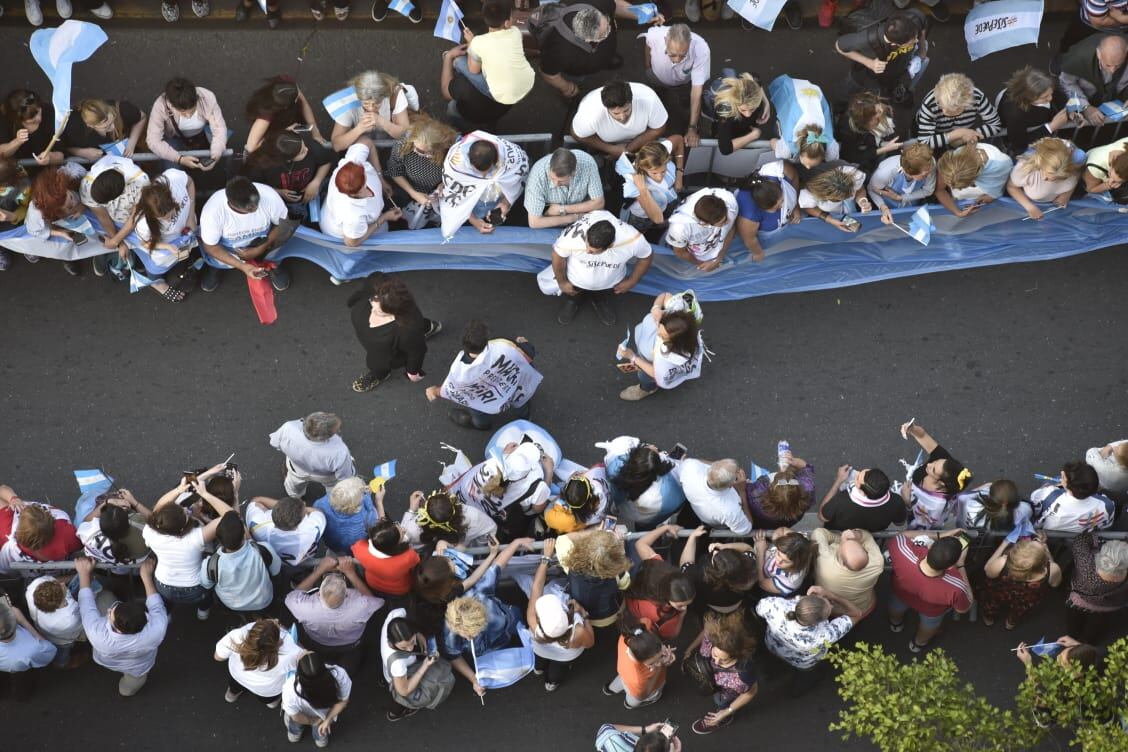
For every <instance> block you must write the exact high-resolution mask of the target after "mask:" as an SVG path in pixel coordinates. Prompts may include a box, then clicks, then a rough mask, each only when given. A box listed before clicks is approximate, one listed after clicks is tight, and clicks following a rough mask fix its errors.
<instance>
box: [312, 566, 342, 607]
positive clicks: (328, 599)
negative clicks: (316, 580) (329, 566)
mask: <svg viewBox="0 0 1128 752" xmlns="http://www.w3.org/2000/svg"><path fill="white" fill-rule="evenodd" d="M348 589H349V586H348V585H347V584H346V583H345V576H344V575H343V574H341V573H340V572H330V573H329V574H327V575H325V577H324V578H323V579H322V580H321V588H320V590H319V591H318V592H319V594H320V595H321V602H322V603H324V604H325V605H326V606H328V607H329V608H340V607H341V604H342V603H344V602H345V595H346V593H347V592H348Z"/></svg>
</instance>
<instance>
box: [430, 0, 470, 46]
mask: <svg viewBox="0 0 1128 752" xmlns="http://www.w3.org/2000/svg"><path fill="white" fill-rule="evenodd" d="M463 15H464V14H463V13H462V8H459V7H458V3H457V2H455V0H443V5H442V7H441V8H439V17H438V18H437V19H435V34H434V35H435V36H437V37H438V38H439V39H445V40H447V41H448V42H453V43H454V44H459V43H461V42H462V29H460V28H458V27H459V24H460V23H461V22H462V16H463Z"/></svg>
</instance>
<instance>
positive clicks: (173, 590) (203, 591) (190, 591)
mask: <svg viewBox="0 0 1128 752" xmlns="http://www.w3.org/2000/svg"><path fill="white" fill-rule="evenodd" d="M157 592H158V593H160V594H161V597H162V598H164V599H165V601H166V602H168V603H169V604H170V605H175V604H178V603H183V604H194V605H195V606H196V608H198V609H200V610H201V611H207V610H208V609H209V608H211V605H212V591H210V590H208V589H207V588H206V587H204V586H203V585H194V586H192V587H176V586H174V585H166V584H164V583H163V582H161V581H160V580H158V581H157Z"/></svg>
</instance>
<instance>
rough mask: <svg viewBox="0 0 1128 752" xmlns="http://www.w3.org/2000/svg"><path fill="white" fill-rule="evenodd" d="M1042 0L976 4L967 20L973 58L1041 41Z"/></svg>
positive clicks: (968, 42)
mask: <svg viewBox="0 0 1128 752" xmlns="http://www.w3.org/2000/svg"><path fill="white" fill-rule="evenodd" d="M1042 10H1043V3H1042V0H994V2H989V3H982V4H980V5H977V6H975V7H974V8H972V9H971V11H970V12H969V13H968V14H967V20H966V21H964V38H965V39H966V40H967V53H968V55H970V56H971V59H972V60H978V59H979V58H981V57H984V56H986V55H990V54H991V53H992V52H999V51H1000V50H1006V49H1009V48H1011V47H1019V46H1021V45H1024V44H1034V45H1036V44H1038V30H1039V29H1040V28H1041V27H1042Z"/></svg>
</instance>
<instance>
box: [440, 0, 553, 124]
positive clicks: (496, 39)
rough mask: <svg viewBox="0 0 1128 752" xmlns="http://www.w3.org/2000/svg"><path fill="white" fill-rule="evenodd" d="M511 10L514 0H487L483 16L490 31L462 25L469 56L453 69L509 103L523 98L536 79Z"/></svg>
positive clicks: (489, 93)
mask: <svg viewBox="0 0 1128 752" xmlns="http://www.w3.org/2000/svg"><path fill="white" fill-rule="evenodd" d="M450 1H451V2H452V3H453V1H454V0H450ZM512 13H513V0H487V2H486V3H484V4H483V5H482V17H483V18H484V19H485V21H486V26H487V27H489V31H488V32H487V33H485V34H477V35H476V34H474V32H472V31H470V29H468V28H466V27H465V26H463V28H462V36H463V38H464V39H465V40H466V42H467V45H468V46H467V48H466V55H465V56H464V57H458V58H455V60H454V69H455V70H456V71H458V72H459V73H461V74H462V75H463V76H465V77H466V78H467V80H469V81H470V83H472V84H474V86H475V87H476V88H477V89H478V91H480V92H482V93H483V94H485V95H486V96H487V97H489V98H490V99H492V100H494V101H495V102H498V103H499V104H506V105H513V104H517V103H518V102H520V101H521V100H522V99H524V98H525V96H526V95H528V93H529V92H530V91H532V90H533V82H534V81H536V73H535V72H534V71H533V66H531V65H529V61H528V59H526V57H525V46H524V42H522V41H521V30H520V29H518V28H516V27H514V26H513V22H512V20H511V19H510V16H511V15H512Z"/></svg>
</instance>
